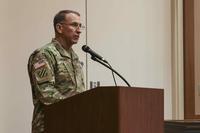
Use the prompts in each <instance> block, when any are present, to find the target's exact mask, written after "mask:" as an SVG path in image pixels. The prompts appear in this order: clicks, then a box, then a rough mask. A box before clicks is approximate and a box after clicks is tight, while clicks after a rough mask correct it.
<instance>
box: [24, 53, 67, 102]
mask: <svg viewBox="0 0 200 133" xmlns="http://www.w3.org/2000/svg"><path fill="white" fill-rule="evenodd" d="M28 69H29V76H30V79H31V85H32V89H33V91H32V92H33V93H34V94H33V96H34V97H35V98H36V99H38V100H40V101H41V102H42V103H43V104H46V105H49V104H52V103H55V102H57V101H59V100H61V99H64V98H65V97H64V96H63V95H62V94H61V93H60V92H59V91H58V89H57V88H56V87H55V74H54V68H53V63H52V60H51V59H50V58H48V56H47V55H46V54H45V53H37V54H35V55H34V56H32V57H31V58H30V59H29V67H28Z"/></svg>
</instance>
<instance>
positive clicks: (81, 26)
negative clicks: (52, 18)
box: [60, 22, 86, 30]
mask: <svg viewBox="0 0 200 133" xmlns="http://www.w3.org/2000/svg"><path fill="white" fill-rule="evenodd" d="M60 24H64V25H70V26H72V27H74V28H75V29H78V28H80V29H81V30H83V29H85V28H86V27H85V26H84V25H82V23H77V22H72V23H69V24H67V23H65V22H61V23H60Z"/></svg>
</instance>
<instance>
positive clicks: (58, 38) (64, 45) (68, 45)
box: [55, 36, 72, 50]
mask: <svg viewBox="0 0 200 133" xmlns="http://www.w3.org/2000/svg"><path fill="white" fill-rule="evenodd" d="M55 39H56V40H57V41H58V42H59V43H60V44H61V45H62V47H63V48H64V49H65V50H68V49H70V48H71V47H72V45H71V44H69V43H68V42H67V41H66V40H65V39H63V38H62V37H57V36H56V37H55Z"/></svg>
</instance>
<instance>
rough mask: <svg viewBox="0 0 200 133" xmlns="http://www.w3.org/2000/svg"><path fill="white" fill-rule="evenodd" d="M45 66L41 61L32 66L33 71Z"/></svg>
mask: <svg viewBox="0 0 200 133" xmlns="http://www.w3.org/2000/svg"><path fill="white" fill-rule="evenodd" d="M45 64H46V63H45V62H44V61H43V60H41V61H38V62H37V63H35V64H34V65H33V66H34V68H35V69H38V68H40V67H42V66H44V65H45Z"/></svg>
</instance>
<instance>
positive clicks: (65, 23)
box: [28, 10, 85, 133]
mask: <svg viewBox="0 0 200 133" xmlns="http://www.w3.org/2000/svg"><path fill="white" fill-rule="evenodd" d="M81 28H83V26H82V25H81V22H80V14H79V13H78V12H76V11H72V10H62V11H60V12H58V13H57V14H56V15H55V17H54V30H55V38H54V39H53V40H52V42H50V43H48V44H46V45H44V46H43V47H42V48H39V49H37V50H35V51H34V52H33V53H32V54H31V56H30V58H29V61H28V72H29V77H30V82H31V87H32V96H33V104H34V112H33V120H32V133H45V128H44V105H50V104H53V103H56V102H58V101H60V100H63V99H65V98H67V97H70V96H73V95H75V94H78V93H80V92H83V91H85V87H84V79H83V72H82V65H81V63H80V61H79V58H78V56H77V54H76V53H75V52H74V50H73V49H72V46H73V45H74V44H76V43H77V42H78V40H79V37H80V34H81Z"/></svg>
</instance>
